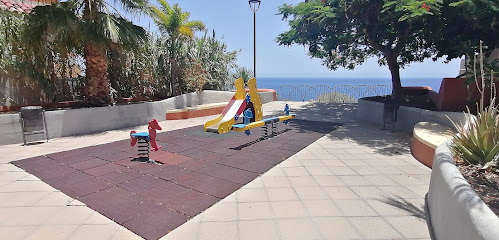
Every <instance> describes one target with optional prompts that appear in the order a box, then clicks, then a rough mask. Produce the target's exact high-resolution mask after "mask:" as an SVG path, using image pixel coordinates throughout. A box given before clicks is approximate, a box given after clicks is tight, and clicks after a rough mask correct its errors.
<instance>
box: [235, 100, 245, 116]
mask: <svg viewBox="0 0 499 240" xmlns="http://www.w3.org/2000/svg"><path fill="white" fill-rule="evenodd" d="M247 105H248V103H247V102H246V100H245V101H243V103H241V106H240V107H239V109H238V110H237V113H236V114H237V115H241V114H243V112H244V109H246V106H247Z"/></svg>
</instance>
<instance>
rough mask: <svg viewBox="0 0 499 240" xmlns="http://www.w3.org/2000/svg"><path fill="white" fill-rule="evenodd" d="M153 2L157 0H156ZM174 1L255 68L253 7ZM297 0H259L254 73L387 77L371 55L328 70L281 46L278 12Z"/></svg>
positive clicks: (422, 70) (242, 0) (437, 73)
mask: <svg viewBox="0 0 499 240" xmlns="http://www.w3.org/2000/svg"><path fill="white" fill-rule="evenodd" d="M150 1H151V4H155V5H157V3H156V2H155V0H150ZM168 2H169V3H170V4H175V3H178V4H179V6H180V7H181V8H182V10H183V11H188V12H190V13H191V18H190V20H201V21H203V22H204V23H205V25H206V26H207V28H208V29H209V31H210V33H211V30H212V29H215V31H216V34H217V36H218V38H221V37H223V39H224V41H225V42H226V43H227V46H228V48H229V49H230V50H240V52H239V54H238V64H239V65H241V66H245V67H248V68H250V69H252V68H253V12H251V10H250V8H249V5H248V1H246V0H211V1H206V0H204V1H192V0H191V1H168ZM298 2H302V1H299V0H285V1H279V0H262V3H261V6H260V10H259V11H258V12H257V16H256V35H257V36H256V54H257V57H256V62H257V63H256V64H257V77H328V78H356V77H390V71H389V70H388V67H387V66H381V67H380V66H379V65H378V64H377V62H376V61H377V60H376V59H370V60H368V61H367V62H366V63H364V64H362V65H361V66H358V67H356V68H355V70H353V71H351V70H346V69H342V68H340V69H338V70H336V71H330V70H329V69H327V68H326V67H324V66H322V65H321V62H320V60H319V59H311V58H310V56H308V55H307V51H306V49H305V48H304V47H303V46H292V47H284V46H279V45H278V44H277V43H276V42H275V39H276V37H277V36H278V35H279V33H282V32H284V31H286V30H287V29H288V28H289V27H288V25H287V22H285V21H282V16H280V15H276V13H277V12H278V7H279V6H281V5H282V4H283V3H288V4H294V3H298ZM134 22H137V23H138V24H139V25H142V26H144V27H146V28H149V27H150V30H156V27H155V26H154V23H153V22H152V21H151V20H150V18H148V17H142V18H141V19H136V20H134ZM459 62H460V61H459V60H454V61H452V62H450V63H448V64H444V63H443V59H441V60H438V61H437V62H433V61H432V60H431V59H428V60H426V61H425V62H423V63H412V64H411V65H410V66H408V67H406V68H405V69H402V70H401V77H402V78H419V77H431V78H443V77H455V76H457V75H458V71H459Z"/></svg>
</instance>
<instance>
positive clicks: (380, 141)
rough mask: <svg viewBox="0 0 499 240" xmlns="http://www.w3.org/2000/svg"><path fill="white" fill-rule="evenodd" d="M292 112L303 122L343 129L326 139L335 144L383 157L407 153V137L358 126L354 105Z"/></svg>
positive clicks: (299, 107) (294, 106) (295, 106)
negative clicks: (354, 145) (342, 142)
mask: <svg viewBox="0 0 499 240" xmlns="http://www.w3.org/2000/svg"><path fill="white" fill-rule="evenodd" d="M290 105H291V112H292V113H296V115H297V117H296V119H306V120H312V121H318V122H322V123H321V124H329V123H334V124H337V125H343V126H342V127H339V128H337V129H336V130H335V131H333V132H332V133H331V134H328V135H327V136H328V137H329V138H331V139H334V140H347V141H350V142H354V143H357V144H359V145H362V146H366V147H369V148H371V149H373V150H374V151H375V152H376V153H379V154H381V155H385V156H397V155H403V154H408V153H410V137H411V136H410V134H409V133H405V132H394V133H393V132H391V131H390V130H383V129H382V127H381V126H376V125H372V124H369V123H364V122H357V104H356V103H319V102H309V103H290ZM271 114H272V115H282V111H273V112H271Z"/></svg>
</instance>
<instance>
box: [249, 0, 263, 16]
mask: <svg viewBox="0 0 499 240" xmlns="http://www.w3.org/2000/svg"><path fill="white" fill-rule="evenodd" d="M261 2H262V1H260V0H249V1H248V3H249V6H250V9H251V11H253V12H254V13H256V12H257V11H258V9H260V3H261Z"/></svg>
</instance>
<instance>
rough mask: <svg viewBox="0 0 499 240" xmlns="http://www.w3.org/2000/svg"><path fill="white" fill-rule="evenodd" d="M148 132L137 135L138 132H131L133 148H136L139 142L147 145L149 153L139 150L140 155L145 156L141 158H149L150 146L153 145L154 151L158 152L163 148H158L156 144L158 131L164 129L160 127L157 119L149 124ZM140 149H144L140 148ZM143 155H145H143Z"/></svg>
mask: <svg viewBox="0 0 499 240" xmlns="http://www.w3.org/2000/svg"><path fill="white" fill-rule="evenodd" d="M147 129H148V132H147V133H146V132H140V133H137V132H136V131H131V132H130V137H131V138H132V142H131V143H130V145H131V146H135V144H136V143H137V141H139V143H140V142H143V143H147V150H146V151H147V153H146V152H141V150H140V149H139V155H144V156H140V157H141V158H149V144H151V147H152V149H151V150H152V151H158V150H159V149H160V148H161V146H158V144H157V143H156V130H162V128H161V127H160V126H159V124H158V121H157V120H156V119H153V120H151V121H150V122H149V126H148V128H147ZM139 147H144V146H140V145H139ZM141 153H143V154H141Z"/></svg>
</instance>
